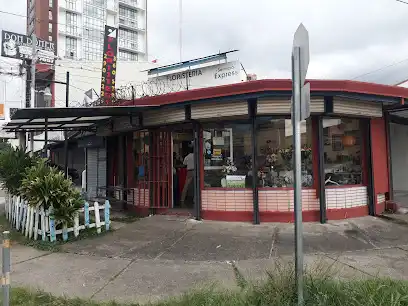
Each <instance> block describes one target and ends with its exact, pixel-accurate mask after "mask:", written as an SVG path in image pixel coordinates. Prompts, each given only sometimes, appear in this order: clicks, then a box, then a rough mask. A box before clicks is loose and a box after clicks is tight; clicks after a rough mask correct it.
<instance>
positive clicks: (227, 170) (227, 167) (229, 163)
mask: <svg viewBox="0 0 408 306" xmlns="http://www.w3.org/2000/svg"><path fill="white" fill-rule="evenodd" d="M236 171H237V167H236V166H235V164H234V162H233V160H232V159H231V158H230V157H228V158H227V160H226V163H225V164H224V165H223V166H222V173H224V177H223V178H222V179H221V186H222V187H227V179H226V176H227V175H231V174H234V173H235V172H236Z"/></svg>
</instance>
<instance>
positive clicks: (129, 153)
mask: <svg viewBox="0 0 408 306" xmlns="http://www.w3.org/2000/svg"><path fill="white" fill-rule="evenodd" d="M126 166H127V171H126V173H127V187H128V188H134V187H135V186H134V175H135V159H134V156H133V133H129V134H127V135H126Z"/></svg>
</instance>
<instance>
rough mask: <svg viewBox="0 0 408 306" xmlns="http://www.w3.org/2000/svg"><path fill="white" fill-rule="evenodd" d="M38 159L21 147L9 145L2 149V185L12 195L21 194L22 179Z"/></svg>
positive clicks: (0, 169)
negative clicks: (15, 147) (14, 147)
mask: <svg viewBox="0 0 408 306" xmlns="http://www.w3.org/2000/svg"><path fill="white" fill-rule="evenodd" d="M37 160H38V158H37V157H35V156H34V157H31V156H30V155H29V154H27V153H26V152H25V151H24V150H22V149H19V148H17V149H13V148H11V147H7V148H5V149H4V150H2V151H0V178H1V187H2V188H3V189H6V190H7V191H8V193H9V194H10V195H13V196H18V195H20V186H21V181H22V179H23V178H24V176H25V171H26V169H27V168H29V167H31V166H32V165H33V164H35V163H36V161H37Z"/></svg>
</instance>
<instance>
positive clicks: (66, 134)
mask: <svg viewBox="0 0 408 306" xmlns="http://www.w3.org/2000/svg"><path fill="white" fill-rule="evenodd" d="M65 107H66V108H68V107H69V71H67V76H66V81H65ZM64 172H65V177H66V178H68V132H67V131H64Z"/></svg>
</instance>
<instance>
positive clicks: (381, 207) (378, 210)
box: [375, 202, 385, 215]
mask: <svg viewBox="0 0 408 306" xmlns="http://www.w3.org/2000/svg"><path fill="white" fill-rule="evenodd" d="M384 211H385V202H383V203H380V204H376V205H375V214H376V215H380V214H382V213H383V212H384Z"/></svg>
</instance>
